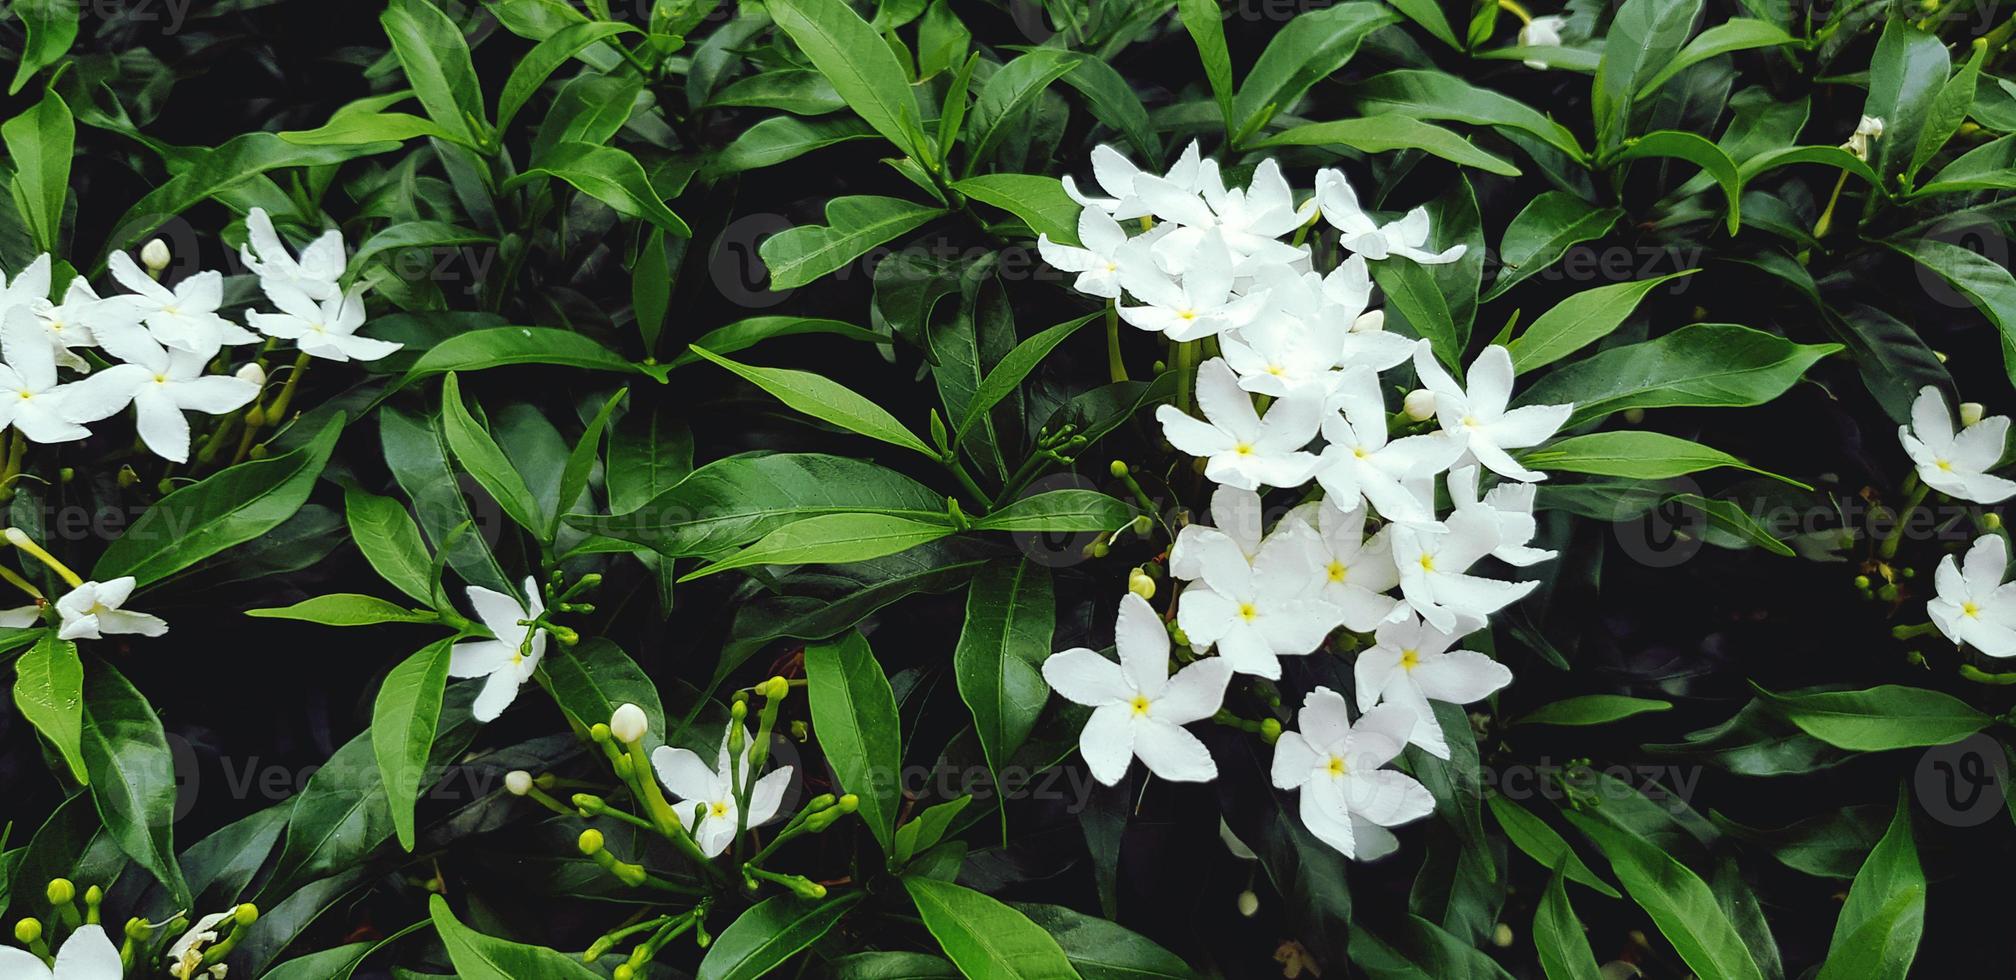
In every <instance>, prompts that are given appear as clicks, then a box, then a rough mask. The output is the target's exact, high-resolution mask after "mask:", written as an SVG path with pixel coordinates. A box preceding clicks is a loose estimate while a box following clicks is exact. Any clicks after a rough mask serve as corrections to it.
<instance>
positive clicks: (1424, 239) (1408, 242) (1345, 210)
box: [1316, 168, 1465, 265]
mask: <svg viewBox="0 0 2016 980" xmlns="http://www.w3.org/2000/svg"><path fill="white" fill-rule="evenodd" d="M1316 203H1317V204H1318V206H1320V207H1321V208H1322V211H1323V220H1325V221H1327V222H1329V223H1330V226H1331V227H1333V228H1336V229H1337V230H1338V231H1341V232H1343V233H1344V237H1343V238H1342V240H1341V242H1340V243H1341V244H1342V245H1343V247H1344V248H1345V249H1346V250H1347V251H1351V252H1356V253H1358V254H1359V255H1363V256H1365V257H1366V258H1368V259H1375V260H1376V259H1387V258H1393V257H1395V256H1398V257H1400V258H1403V259H1412V260H1414V261H1415V262H1419V263H1421V264H1422V265H1442V264H1444V263H1448V262H1454V261H1456V260H1457V259H1460V258H1462V257H1463V251H1464V249H1465V246H1463V245H1460V244H1458V245H1451V246H1449V247H1448V248H1446V249H1443V250H1442V251H1440V252H1430V251H1428V250H1427V245H1428V235H1429V232H1430V228H1429V225H1428V209H1427V208H1425V207H1423V208H1415V209H1414V210H1412V211H1409V212H1407V214H1406V216H1405V217H1402V218H1401V219H1400V220H1398V221H1395V222H1392V223H1390V224H1386V225H1381V224H1380V223H1379V222H1378V221H1376V220H1374V219H1373V217H1372V216H1371V215H1369V214H1367V213H1365V209H1364V208H1361V207H1359V206H1358V194H1357V192H1355V191H1353V190H1352V189H1351V184H1350V182H1349V181H1347V180H1345V179H1344V175H1343V173H1341V172H1339V171H1336V170H1331V169H1329V168H1325V169H1322V170H1318V171H1316Z"/></svg>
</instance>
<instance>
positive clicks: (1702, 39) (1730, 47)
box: [1634, 17, 1799, 99]
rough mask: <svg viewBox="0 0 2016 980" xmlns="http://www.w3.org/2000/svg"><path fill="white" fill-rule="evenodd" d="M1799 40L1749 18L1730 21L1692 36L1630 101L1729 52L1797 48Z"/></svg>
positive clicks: (1776, 27) (1647, 94) (1774, 26)
mask: <svg viewBox="0 0 2016 980" xmlns="http://www.w3.org/2000/svg"><path fill="white" fill-rule="evenodd" d="M1798 43H1799V39H1798V38H1795V37H1793V36H1792V35H1790V34H1787V33H1785V32H1784V31H1783V30H1780V29H1779V28H1778V25H1776V24H1772V23H1770V22H1768V21H1761V20H1755V19H1752V18H1749V17H1732V18H1730V19H1728V20H1726V21H1723V22H1722V23H1720V24H1716V25H1715V26H1714V27H1710V28H1708V29H1707V30H1705V31H1702V32H1701V33H1700V34H1698V35H1696V36H1695V38H1694V40H1692V41H1689V42H1687V46H1686V47H1684V48H1681V49H1680V53H1678V54H1676V55H1674V56H1673V60H1671V61H1668V62H1667V63H1666V67H1664V68H1661V69H1660V70H1659V73H1658V74H1656V75H1653V76H1652V78H1651V80H1649V81H1647V82H1646V83H1645V84H1644V85H1642V86H1640V87H1639V89H1638V94H1637V95H1636V96H1634V98H1638V99H1643V98H1646V97H1648V96H1650V95H1651V94H1652V93H1654V92H1657V91H1659V87H1660V86H1662V85H1665V84H1666V83H1667V82H1669V81H1672V80H1673V76H1675V75H1678V74H1680V73H1681V72H1683V71H1686V70H1687V69H1689V68H1692V67H1694V66H1695V65H1698V64H1700V63H1701V62H1704V61H1707V60H1708V59H1710V58H1714V57H1718V56H1720V55H1725V54H1728V53H1730V52H1732V51H1749V50H1752V49H1754V48H1775V47H1779V46H1781V45H1787V44H1798Z"/></svg>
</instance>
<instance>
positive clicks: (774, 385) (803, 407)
mask: <svg viewBox="0 0 2016 980" xmlns="http://www.w3.org/2000/svg"><path fill="white" fill-rule="evenodd" d="M693 353H695V354H698V355H700V356H701V357H704V358H706V359H707V360H710V361H713V362H714V363H716V364H719V365H721V366H722V367H724V368H727V369H728V370H730V371H733V372H734V373H736V374H737V375H740V376H741V377H742V379H743V380H745V381H748V382H749V383H750V384H753V385H755V386H756V387H758V388H761V389H763V390H764V391H767V392H769V393H770V394H771V395H773V396H775V397H776V398H777V400H778V401H781V402H783V403H784V404H785V405H786V406H788V407H790V408H793V409H796V410H797V411H800V412H803V413H805V414H806V415H810V416H812V417H813V418H816V419H819V420H821V421H825V422H831V423H832V424H834V425H837V426H839V427H841V428H843V429H846V430H847V431H849V432H855V433H859V434H861V435H864V436H867V437H868V438H870V439H876V440H880V441H882V442H886V443H888V444H890V445H892V446H901V447H903V448H904V449H910V450H915V451H916V452H919V453H922V454H924V455H926V456H930V457H933V458H935V457H936V456H937V454H936V453H934V452H932V451H931V447H929V446H926V445H924V442H923V440H921V439H918V438H917V436H916V435H915V434H913V433H912V432H911V431H910V430H909V429H906V428H904V427H903V423H901V422H898V421H896V417H895V416H893V415H890V414H889V413H888V412H887V411H885V410H884V409H883V408H882V407H881V406H880V405H877V404H875V403H874V402H871V401H869V400H868V399H866V398H863V397H861V396H860V395H859V394H857V393H855V392H854V391H853V390H852V389H850V388H847V387H846V386H844V385H842V384H840V383H839V382H836V381H833V380H831V379H829V378H827V377H825V376H824V375H818V374H813V373H812V372H810V371H793V370H790V369H787V368H766V367H756V366H754V365H751V364H742V363H739V362H736V361H731V360H729V359H727V358H725V357H722V356H721V355H719V354H716V353H714V352H713V351H710V350H708V349H706V348H704V347H697V346H696V347H694V348H693Z"/></svg>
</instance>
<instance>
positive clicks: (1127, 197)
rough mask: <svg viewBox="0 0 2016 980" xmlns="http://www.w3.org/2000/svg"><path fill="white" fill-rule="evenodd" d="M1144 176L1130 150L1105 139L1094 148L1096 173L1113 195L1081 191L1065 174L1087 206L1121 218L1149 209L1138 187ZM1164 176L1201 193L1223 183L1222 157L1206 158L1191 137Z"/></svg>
mask: <svg viewBox="0 0 2016 980" xmlns="http://www.w3.org/2000/svg"><path fill="white" fill-rule="evenodd" d="M1141 176H1143V171H1142V170H1141V168H1140V167H1137V166H1135V165H1134V161H1132V160H1129V159H1127V155H1126V154H1124V153H1121V152H1120V151H1119V150H1116V149H1114V148H1112V147H1110V146H1107V145H1105V144H1104V143H1101V144H1100V145H1098V146H1095V147H1093V148H1092V177H1093V179H1095V180H1097V181H1098V182H1099V188H1100V189H1101V190H1103V191H1105V192H1106V193H1107V194H1109V195H1111V196H1110V197H1092V196H1090V195H1087V194H1084V193H1082V192H1080V191H1079V190H1078V183H1077V181H1075V180H1073V179H1072V177H1071V175H1070V174H1065V175H1064V178H1063V180H1064V193H1065V194H1066V195H1068V196H1069V197H1070V198H1071V199H1072V200H1074V201H1077V202H1078V203H1079V204H1080V205H1083V206H1084V207H1088V208H1096V209H1098V210H1100V211H1104V212H1106V213H1107V214H1110V215H1112V216H1113V217H1114V218H1115V219H1117V220H1120V221H1126V220H1128V219H1129V218H1139V217H1141V216H1143V215H1145V214H1147V213H1148V206H1147V205H1146V204H1143V203H1142V201H1141V198H1140V196H1139V195H1137V194H1136V193H1135V190H1134V181H1135V178H1137V177H1141ZM1162 179H1163V180H1165V181H1168V182H1169V183H1171V184H1174V185H1176V186H1177V187H1181V188H1184V189H1186V190H1188V191H1189V192H1190V193H1192V194H1197V193H1201V192H1202V191H1203V190H1204V189H1205V188H1206V187H1210V186H1212V185H1214V184H1215V185H1219V186H1221V187H1222V186H1223V182H1222V181H1220V180H1219V179H1218V161H1216V160H1209V159H1205V158H1204V156H1203V154H1201V153H1199V152H1198V149H1197V141H1196V140H1191V141H1190V145H1189V146H1186V147H1184V148H1183V154H1182V156H1180V157H1178V158H1177V159H1176V165H1175V166H1173V167H1170V168H1169V172H1168V173H1166V174H1163V175H1162Z"/></svg>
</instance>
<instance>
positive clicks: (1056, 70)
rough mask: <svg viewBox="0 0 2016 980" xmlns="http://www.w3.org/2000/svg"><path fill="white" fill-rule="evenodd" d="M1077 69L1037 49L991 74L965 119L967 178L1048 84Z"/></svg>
mask: <svg viewBox="0 0 2016 980" xmlns="http://www.w3.org/2000/svg"><path fill="white" fill-rule="evenodd" d="M1077 66H1078V62H1077V61H1074V60H1072V59H1070V58H1065V57H1059V56H1058V55H1057V54H1055V53H1054V52H1052V51H1051V50H1049V49H1047V48H1039V49H1037V50H1034V51H1030V52H1028V53H1026V54H1023V55H1021V56H1020V57H1017V58H1016V59H1014V60H1013V61H1010V62H1008V63H1007V64H1005V65H1002V66H1001V67H1000V68H999V69H997V70H995V72H994V74H993V75H991V76H989V77H988V79H987V84H986V86H985V87H983V88H981V90H980V97H979V98H978V99H977V100H975V101H974V103H973V114H972V115H971V116H969V117H968V118H967V119H966V133H967V143H968V146H969V149H968V153H967V158H966V159H967V162H966V173H967V175H968V176H971V175H972V173H973V171H974V169H975V167H977V166H978V164H979V163H980V161H983V160H988V159H990V158H991V157H992V155H993V152H994V148H995V147H996V146H998V145H999V144H1000V142H1001V140H1002V138H1003V137H1005V136H1006V135H1007V134H1008V132H1009V131H1010V130H1012V129H1013V128H1015V126H1016V125H1017V124H1018V123H1019V122H1021V121H1022V120H1024V119H1026V118H1027V116H1028V112H1029V111H1030V108H1031V107H1032V106H1034V105H1036V104H1037V102H1038V100H1039V99H1041V98H1042V97H1043V93H1044V91H1045V90H1047V89H1048V88H1049V87H1050V83H1052V82H1055V81H1056V80H1058V79H1059V78H1062V77H1064V76H1065V75H1066V74H1068V73H1069V72H1070V71H1071V70H1072V69H1074V68H1076V67H1077Z"/></svg>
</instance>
